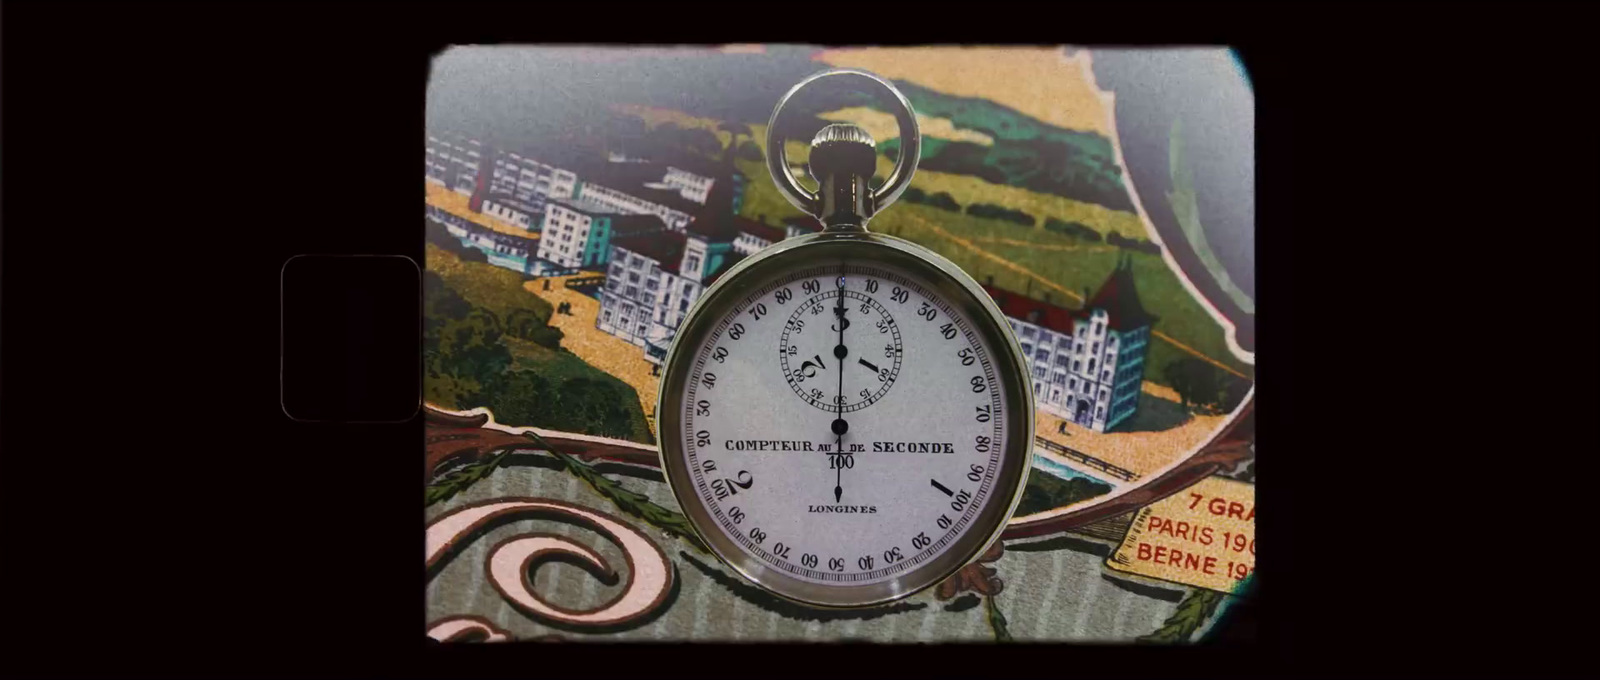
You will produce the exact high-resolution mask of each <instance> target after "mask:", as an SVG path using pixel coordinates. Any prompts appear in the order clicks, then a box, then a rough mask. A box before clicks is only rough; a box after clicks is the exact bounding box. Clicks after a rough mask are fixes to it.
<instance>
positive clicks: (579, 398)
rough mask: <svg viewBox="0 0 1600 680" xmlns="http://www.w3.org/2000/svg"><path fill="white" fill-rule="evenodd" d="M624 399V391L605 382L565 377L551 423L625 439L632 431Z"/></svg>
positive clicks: (573, 429) (570, 428) (574, 430)
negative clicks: (621, 391)
mask: <svg viewBox="0 0 1600 680" xmlns="http://www.w3.org/2000/svg"><path fill="white" fill-rule="evenodd" d="M625 403H626V402H625V401H624V400H623V395H622V394H621V393H620V392H618V391H617V389H616V388H615V387H613V386H611V385H610V384H608V383H605V382H601V381H599V380H593V379H590V378H568V379H567V381H566V382H563V383H561V389H560V396H559V399H558V411H557V413H555V414H554V416H555V417H554V420H555V422H553V423H552V424H551V426H552V427H553V428H555V429H560V430H568V431H571V432H588V433H591V434H598V435H601V436H604V437H616V438H618V439H626V438H627V437H628V436H629V435H630V434H631V433H632V419H631V418H630V417H629V414H628V409H627V408H626V407H624V404H625Z"/></svg>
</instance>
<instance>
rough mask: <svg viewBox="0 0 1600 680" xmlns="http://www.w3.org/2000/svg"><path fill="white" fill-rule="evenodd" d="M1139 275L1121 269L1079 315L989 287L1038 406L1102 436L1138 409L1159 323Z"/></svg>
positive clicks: (1126, 263)
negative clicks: (1146, 303) (1142, 296)
mask: <svg viewBox="0 0 1600 680" xmlns="http://www.w3.org/2000/svg"><path fill="white" fill-rule="evenodd" d="M1132 267H1133V263H1132V261H1131V259H1126V258H1125V259H1123V260H1122V261H1119V262H1118V263H1117V266H1116V268H1115V269H1114V270H1112V272H1111V275H1110V276H1108V277H1106V280H1105V283H1103V284H1101V285H1100V289H1099V290H1098V291H1096V292H1095V293H1094V295H1093V296H1086V298H1087V301H1086V302H1085V303H1084V305H1083V306H1082V307H1081V308H1078V309H1068V308H1066V307H1062V306H1059V305H1055V304H1052V303H1050V302H1048V301H1041V300H1035V299H1033V298H1031V297H1028V296H1026V295H1022V294H1020V293H1014V292H1011V291H1007V290H1003V289H999V288H995V287H993V286H984V290H986V291H988V292H989V295H990V296H991V297H993V298H994V301H995V304H997V305H999V307H1000V311H1001V312H1002V313H1003V314H1005V315H1006V317H1007V318H1008V319H1009V320H1010V321H1011V328H1012V330H1013V331H1015V332H1016V334H1017V340H1018V341H1020V342H1021V344H1022V353H1023V355H1024V356H1025V357H1026V358H1027V360H1028V370H1029V372H1030V374H1031V376H1032V378H1033V394H1034V400H1035V402H1036V403H1037V405H1038V406H1039V407H1040V408H1043V409H1045V410H1046V411H1049V412H1051V413H1054V414H1056V415H1059V416H1061V417H1062V418H1063V419H1066V420H1068V421H1071V422H1074V423H1077V424H1078V425H1082V426H1083V427H1086V428H1089V429H1091V430H1094V431H1096V432H1105V431H1107V430H1110V429H1111V428H1114V427H1116V426H1117V425H1118V424H1119V423H1122V422H1123V421H1126V420H1127V419H1128V418H1129V417H1131V416H1132V415H1133V413H1134V411H1135V410H1137V409H1138V407H1139V394H1140V392H1141V391H1142V384H1143V382H1144V365H1145V353H1146V350H1147V348H1148V345H1149V340H1150V327H1151V326H1152V325H1153V324H1154V323H1155V321H1156V317H1155V316H1153V315H1151V314H1150V313H1149V312H1146V311H1145V309H1144V307H1143V305H1142V304H1140V302H1139V292H1138V290H1137V287H1136V286H1135V284H1134V278H1133V269H1132Z"/></svg>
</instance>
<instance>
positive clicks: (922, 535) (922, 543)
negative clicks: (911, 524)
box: [911, 531, 933, 550]
mask: <svg viewBox="0 0 1600 680" xmlns="http://www.w3.org/2000/svg"><path fill="white" fill-rule="evenodd" d="M932 542H933V539H931V538H928V532H926V531H922V532H918V533H917V536H916V538H913V539H911V547H913V548H916V549H917V550H921V549H923V548H926V547H928V544H929V543H932Z"/></svg>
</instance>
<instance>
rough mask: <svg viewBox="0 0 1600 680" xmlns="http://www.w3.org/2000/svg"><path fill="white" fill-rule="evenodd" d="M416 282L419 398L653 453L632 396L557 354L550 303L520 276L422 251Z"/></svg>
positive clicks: (623, 386)
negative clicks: (419, 294)
mask: <svg viewBox="0 0 1600 680" xmlns="http://www.w3.org/2000/svg"><path fill="white" fill-rule="evenodd" d="M426 259H427V270H426V271H425V272H424V275H423V305H424V307H423V315H424V316H423V360H424V380H423V390H424V395H425V398H426V399H427V401H428V402H430V403H433V404H436V405H439V406H442V407H445V408H451V409H469V408H476V407H480V406H484V407H488V408H489V409H490V410H492V411H494V415H495V420H496V421H497V422H500V423H503V424H506V425H513V426H527V425H531V426H535V427H544V428H550V429H556V430H564V431H568V432H581V433H585V434H594V435H600V436H606V437H615V438H618V439H627V440H631V441H636V442H640V443H645V444H653V443H654V438H653V437H652V436H651V435H650V428H649V424H648V423H647V422H646V421H645V417H644V411H643V409H641V408H640V406H639V398H638V394H637V393H636V392H635V391H634V389H633V387H632V386H630V385H628V384H627V383H625V382H623V381H622V380H620V379H617V378H615V377H612V376H611V375H609V374H607V373H605V372H603V371H601V370H600V369H598V368H595V367H593V366H590V365H589V364H587V363H585V362H584V361H583V360H582V359H580V358H578V357H577V356H575V355H573V354H572V353H571V352H569V351H567V350H566V349H563V348H561V346H560V343H561V337H562V335H561V331H560V329H557V328H554V327H551V326H549V325H547V321H548V319H549V318H550V313H551V308H550V304H549V303H548V302H545V301H544V300H542V299H540V298H539V297H538V296H535V295H533V294H531V293H528V292H527V291H525V290H523V289H522V278H523V277H522V276H521V275H519V274H517V273H516V272H512V271H509V270H506V269H502V268H500V267H496V266H494V265H491V264H487V263H483V262H471V261H466V260H463V259H462V258H461V257H459V256H457V255H456V254H455V253H453V252H450V251H448V250H446V249H444V248H440V247H439V246H437V245H435V244H433V243H429V244H428V245H427V254H426Z"/></svg>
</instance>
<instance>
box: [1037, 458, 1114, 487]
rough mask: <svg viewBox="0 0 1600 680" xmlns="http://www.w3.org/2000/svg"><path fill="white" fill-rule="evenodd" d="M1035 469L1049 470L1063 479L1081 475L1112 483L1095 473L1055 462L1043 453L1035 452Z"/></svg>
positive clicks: (1095, 480) (1089, 478) (1102, 482)
mask: <svg viewBox="0 0 1600 680" xmlns="http://www.w3.org/2000/svg"><path fill="white" fill-rule="evenodd" d="M1033 469H1035V470H1043V471H1044V472H1048V473H1050V474H1051V475H1053V476H1055V477H1059V478H1061V479H1072V478H1073V477H1081V478H1083V479H1087V480H1089V481H1091V482H1099V483H1101V484H1110V482H1107V481H1105V480H1103V479H1100V478H1098V477H1095V476H1093V475H1087V474H1084V473H1082V472H1079V471H1077V470H1075V469H1073V468H1070V467H1067V466H1065V465H1062V464H1060V463H1057V462H1055V461H1053V460H1050V459H1049V458H1045V457H1044V456H1041V455H1039V454H1037V453H1035V454H1033Z"/></svg>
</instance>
